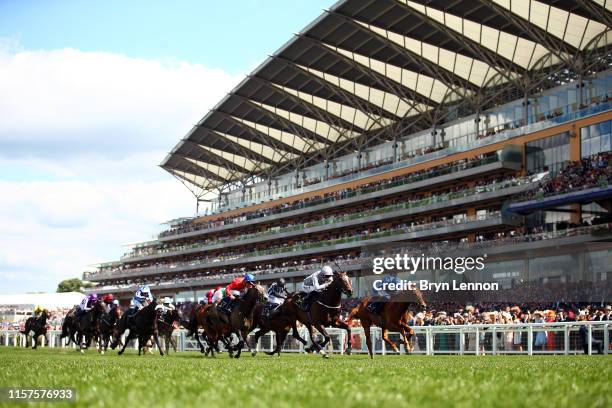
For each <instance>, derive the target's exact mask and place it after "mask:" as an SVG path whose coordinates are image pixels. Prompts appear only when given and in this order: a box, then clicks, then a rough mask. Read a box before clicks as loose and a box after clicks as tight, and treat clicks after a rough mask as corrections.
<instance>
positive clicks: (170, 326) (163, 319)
mask: <svg viewBox="0 0 612 408" xmlns="http://www.w3.org/2000/svg"><path fill="white" fill-rule="evenodd" d="M178 321H180V317H179V313H178V310H176V309H172V310H168V311H167V312H166V313H164V314H162V315H161V316H160V318H159V320H158V322H157V330H158V331H159V335H160V337H161V338H163V339H164V345H165V346H166V354H168V352H169V351H170V346H172V348H173V349H174V352H175V353H176V340H175V339H174V337H172V332H173V331H174V323H175V322H178Z"/></svg>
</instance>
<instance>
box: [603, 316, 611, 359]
mask: <svg viewBox="0 0 612 408" xmlns="http://www.w3.org/2000/svg"><path fill="white" fill-rule="evenodd" d="M603 330H604V336H603V338H604V354H608V353H609V351H610V350H609V349H610V325H609V324H607V323H606V324H605V325H604V329H603Z"/></svg>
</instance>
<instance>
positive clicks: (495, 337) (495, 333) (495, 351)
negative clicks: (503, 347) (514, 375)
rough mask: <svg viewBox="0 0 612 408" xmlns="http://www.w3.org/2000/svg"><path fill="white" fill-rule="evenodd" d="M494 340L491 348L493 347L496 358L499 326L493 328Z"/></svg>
mask: <svg viewBox="0 0 612 408" xmlns="http://www.w3.org/2000/svg"><path fill="white" fill-rule="evenodd" d="M492 336H493V338H492V339H491V347H492V351H491V352H492V353H493V355H494V356H496V355H497V326H493V334H492Z"/></svg>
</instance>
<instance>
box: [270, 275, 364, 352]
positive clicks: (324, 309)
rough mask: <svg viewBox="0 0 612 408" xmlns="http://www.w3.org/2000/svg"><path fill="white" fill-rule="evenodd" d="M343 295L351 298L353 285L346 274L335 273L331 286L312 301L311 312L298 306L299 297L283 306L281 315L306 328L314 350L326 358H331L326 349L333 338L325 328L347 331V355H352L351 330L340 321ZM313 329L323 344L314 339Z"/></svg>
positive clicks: (293, 297) (293, 298)
mask: <svg viewBox="0 0 612 408" xmlns="http://www.w3.org/2000/svg"><path fill="white" fill-rule="evenodd" d="M343 293H344V294H345V295H347V296H351V295H352V294H353V284H352V282H351V279H350V278H349V277H348V275H347V274H346V272H342V271H336V272H334V276H333V278H332V282H331V284H330V285H329V286H328V287H327V288H325V289H324V290H323V291H322V292H321V293H318V294H317V295H316V297H315V298H314V299H313V300H312V303H311V306H310V310H309V311H305V310H303V309H302V308H301V307H299V306H298V305H297V304H296V301H297V297H298V296H297V295H293V296H291V297H289V298H287V299H286V300H285V302H284V303H283V304H282V306H281V313H282V314H283V315H285V316H287V317H288V318H289V320H290V321H291V322H292V324H294V322H295V321H296V320H299V321H300V322H302V324H304V325H305V326H306V328H307V329H308V334H309V336H310V340H311V342H312V349H313V350H316V351H318V352H319V353H321V354H323V357H325V358H328V357H329V356H328V354H327V353H326V352H325V350H324V347H325V346H327V344H328V343H329V342H330V341H331V337H329V334H328V333H327V331H326V330H325V327H330V326H331V327H338V328H340V329H344V330H346V332H347V339H348V346H347V348H346V353H347V354H350V353H351V329H350V327H349V326H348V325H347V324H346V323H345V322H343V321H342V320H341V319H340V307H341V299H342V294H343ZM300 296H301V295H300ZM313 327H314V328H316V329H317V331H319V333H321V334H322V335H323V337H324V339H325V340H324V341H323V342H322V343H321V344H319V343H318V342H316V341H315V339H314V332H313ZM277 347H278V346H277Z"/></svg>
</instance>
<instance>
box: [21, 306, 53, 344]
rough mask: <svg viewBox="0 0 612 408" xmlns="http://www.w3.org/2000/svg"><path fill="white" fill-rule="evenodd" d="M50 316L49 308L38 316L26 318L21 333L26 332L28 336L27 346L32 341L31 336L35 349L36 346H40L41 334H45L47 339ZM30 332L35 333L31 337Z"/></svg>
mask: <svg viewBox="0 0 612 408" xmlns="http://www.w3.org/2000/svg"><path fill="white" fill-rule="evenodd" d="M48 318H49V312H48V311H47V309H44V310H43V311H42V312H41V313H40V316H38V317H34V316H32V317H28V320H26V322H25V327H24V329H23V331H21V332H20V333H21V334H25V336H26V343H25V347H28V345H29V343H30V338H32V339H34V345H33V346H32V348H33V349H34V350H36V347H38V338H39V337H40V336H45V340H46V339H47V319H48ZM30 332H32V333H33V335H32V337H30Z"/></svg>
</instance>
